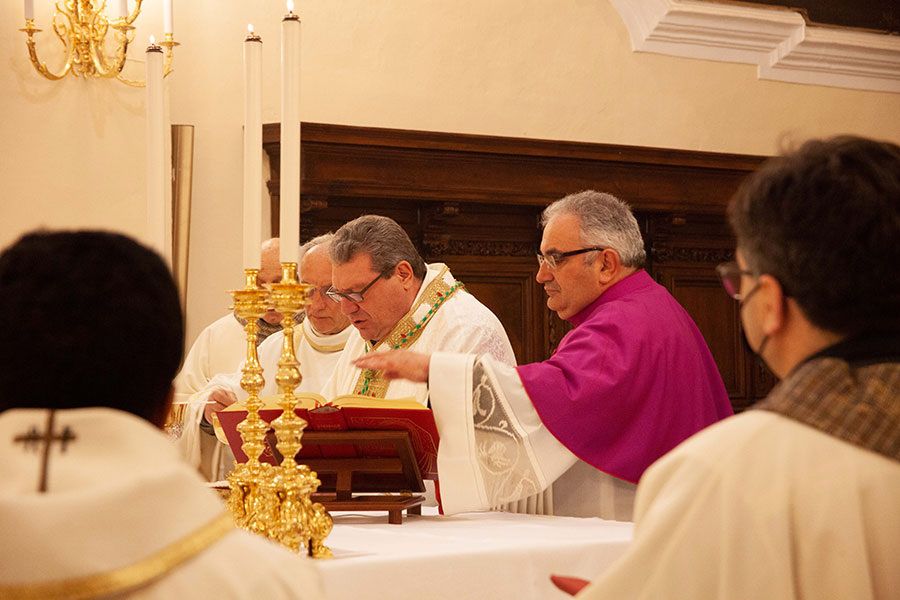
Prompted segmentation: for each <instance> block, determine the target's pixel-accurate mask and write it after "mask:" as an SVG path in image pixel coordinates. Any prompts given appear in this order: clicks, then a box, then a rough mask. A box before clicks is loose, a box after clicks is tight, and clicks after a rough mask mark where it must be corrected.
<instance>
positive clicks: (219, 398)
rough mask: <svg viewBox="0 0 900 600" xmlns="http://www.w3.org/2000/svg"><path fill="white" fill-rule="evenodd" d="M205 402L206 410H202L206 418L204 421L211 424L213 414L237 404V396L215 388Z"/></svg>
mask: <svg viewBox="0 0 900 600" xmlns="http://www.w3.org/2000/svg"><path fill="white" fill-rule="evenodd" d="M206 401H207V403H206V408H204V409H203V414H204V416H205V417H206V421H207V422H208V423H212V416H213V413H214V412H219V411H220V410H222V409H224V408H226V407H228V406H231V405H232V404H234V403H235V402H237V396H235V395H234V392H232V391H231V390H223V389H221V388H216V389H214V390H212V391H211V392H210V393H209V396H207V397H206Z"/></svg>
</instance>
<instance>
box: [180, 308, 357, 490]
mask: <svg viewBox="0 0 900 600" xmlns="http://www.w3.org/2000/svg"><path fill="white" fill-rule="evenodd" d="M351 331H353V329H352V328H351V327H349V326H348V327H346V328H345V329H344V330H343V331H340V332H338V333H335V334H331V335H322V334H320V333H318V332H317V331H316V330H315V329H313V327H312V324H311V323H310V321H309V319H304V321H303V323H301V324H298V325H297V326H296V327H295V328H294V353H295V354H296V356H297V361H298V362H299V363H300V374H301V375H302V377H303V379H302V381H301V382H300V385H298V386H297V388H296V389H295V390H294V391H295V392H316V393H318V392H319V391H320V390H321V389H322V387H323V386H324V385H325V382H326V381H328V379H329V378H330V377H331V374H332V372H333V371H334V368H335V365H337V362H338V359H339V358H340V355H341V352H342V350H343V349H344V345H345V344H346V343H347V339H348V338H349V337H350V334H351ZM283 343H284V332H282V331H279V332H276V333H273V334H272V335H270V336H269V337H267V338H266V339H265V341H264V342H263V343H262V344H260V345H259V348H258V349H257V351H258V353H259V364H260V366H261V367H262V368H263V377H264V378H265V381H266V383H265V386H264V387H263V389H262V391H261V392H260V396H274V395H276V394H278V386H277V384H276V383H275V375H276V373H277V372H278V360H279V359H280V358H281V347H282V345H283ZM241 347H242V348H243V349H244V356H245V357H246V347H247V344H246V340H245V341H244V344H243V345H242V346H241ZM243 366H244V363H243V361H241V362H240V364H239V368H238V370H237V371H235V372H229V373H221V374H219V375H216V376H215V377H213V378H212V380H211V381H210V382H209V383H208V384H207V385H206V386H205V387H204V388H203V389H202V390H201V391H200V392H199V393H197V394H195V395H194V396H193V397H192V398H191V402H192V404H191V406H189V407H188V410H187V411H186V414H185V422H184V433H183V434H182V437H181V439H180V440H179V441H178V446H179V448H180V449H181V451H182V454H183V455H184V457H185V459H186V460H187V461H188V463H189V464H191V465H194V466H199V465H201V463H204V462H206V461H204V460H203V458H204V457H203V456H202V454H203V453H204V452H210V453H211V454H212V456H211V457H210V459H209V460H210V462H211V464H212V469H211V472H210V474H209V477H210V479H211V480H217V479H222V478H224V476H225V474H226V472H227V471H230V470H231V466H232V464H233V463H234V455H233V454H232V452H231V449H230V448H229V447H228V445H227V444H225V443H222V442H220V441H218V440H214V439H213V436H210V435H209V434H207V433H205V432H203V431H201V430H200V420H201V418H202V416H203V409H204V407H205V406H206V405H205V402H206V400H207V398H208V397H209V394H210V392H212V391H213V390H217V389H224V390H229V391H231V392H233V393H234V394H235V395H236V396H237V398H238V400H239V401H240V400H246V399H247V392H245V391H244V390H243V389H242V388H241V372H240V368H242V367H243Z"/></svg>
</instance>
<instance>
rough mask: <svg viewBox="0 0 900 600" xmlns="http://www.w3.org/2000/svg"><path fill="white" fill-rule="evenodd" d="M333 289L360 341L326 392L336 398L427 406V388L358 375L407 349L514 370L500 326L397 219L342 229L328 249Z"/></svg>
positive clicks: (357, 222) (354, 341)
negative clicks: (361, 364)
mask: <svg viewBox="0 0 900 600" xmlns="http://www.w3.org/2000/svg"><path fill="white" fill-rule="evenodd" d="M329 255H330V257H331V262H332V265H333V266H332V287H331V289H330V290H328V292H327V294H328V296H329V297H330V298H331V300H332V301H333V302H334V303H335V306H339V307H340V310H341V311H342V312H343V314H344V315H346V316H347V317H348V318H349V319H350V323H351V324H352V325H353V327H354V328H355V329H356V332H357V333H358V335H352V336H351V337H350V339H349V340H348V341H347V346H346V349H345V351H344V354H343V355H342V356H341V358H340V360H339V361H338V365H337V367H336V368H335V371H334V375H333V376H332V378H331V380H330V381H329V382H328V383H327V384H326V385H325V387H324V389H323V390H322V395H323V396H325V397H326V398H332V397H334V396H337V395H341V394H361V395H364V396H372V397H376V398H409V397H414V398H416V399H417V400H418V401H419V402H421V403H423V404H425V403H426V402H427V401H428V394H429V389H428V386H427V385H426V384H424V383H421V382H419V383H414V382H409V381H400V380H397V381H390V380H388V379H386V378H385V377H384V373H382V372H379V371H377V370H372V369H361V368H358V367H356V366H355V365H353V364H352V361H353V360H354V359H356V358H359V357H361V356H366V355H380V354H384V353H392V352H394V351H397V350H400V349H403V350H406V349H413V350H416V351H418V352H424V353H431V352H475V353H479V354H486V355H488V356H491V357H493V358H494V359H495V360H496V361H498V362H500V363H502V364H507V365H515V363H516V359H515V354H514V353H513V350H512V346H511V345H510V343H509V338H508V337H507V335H506V331H505V330H504V329H503V325H502V324H501V323H500V320H499V319H497V317H496V316H495V315H494V313H492V312H491V311H490V309H488V308H487V307H486V306H484V305H483V304H482V303H481V302H479V301H478V300H477V299H476V298H475V297H474V296H472V295H471V294H469V293H468V292H467V291H466V289H465V286H464V285H463V283H462V282H460V281H457V280H456V279H455V278H454V277H453V275H452V274H451V273H450V270H449V269H448V268H447V267H446V266H445V265H443V264H440V263H435V264H430V265H427V264H426V263H425V261H424V260H422V257H421V256H420V255H419V253H418V252H417V251H416V249H415V247H414V246H413V244H412V242H411V241H410V239H409V236H407V235H406V232H405V231H403V228H402V227H400V225H398V224H397V223H396V222H395V221H394V220H393V219H390V218H388V217H384V216H379V215H364V216H362V217H359V218H358V219H354V220H353V221H350V222H349V223H346V224H344V225H343V226H342V227H341V228H340V229H338V230H337V231H336V232H335V234H334V239H333V240H332V242H331V246H330V248H329Z"/></svg>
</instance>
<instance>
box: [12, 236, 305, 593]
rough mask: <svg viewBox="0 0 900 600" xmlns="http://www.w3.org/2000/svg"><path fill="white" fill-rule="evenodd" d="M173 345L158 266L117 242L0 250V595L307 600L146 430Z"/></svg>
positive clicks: (169, 304) (301, 579)
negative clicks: (243, 569)
mask: <svg viewBox="0 0 900 600" xmlns="http://www.w3.org/2000/svg"><path fill="white" fill-rule="evenodd" d="M183 343H184V329H183V324H182V314H181V308H180V304H179V299H178V292H177V290H176V288H175V283H174V281H173V280H172V277H171V275H170V274H169V270H168V268H167V267H166V265H165V264H164V263H163V261H162V259H161V258H160V257H159V256H158V255H157V254H155V253H154V252H153V251H151V250H149V249H147V248H145V247H144V246H141V245H140V244H138V243H136V242H135V241H133V240H132V239H130V238H127V237H125V236H122V235H118V234H115V233H107V232H99V231H73V232H34V233H30V234H26V235H24V236H23V237H22V238H20V239H19V240H18V241H17V242H15V243H14V244H13V245H11V246H10V247H8V248H7V249H6V250H4V251H3V253H2V254H0V455H2V456H3V460H2V461H0V481H2V482H3V485H2V486H0V531H2V532H3V541H4V543H3V544H2V546H0V597H4V598H20V597H21V598H44V597H48V598H49V597H79V598H86V597H89V595H90V597H94V596H107V595H109V596H112V595H115V596H116V597H128V596H131V595H139V596H140V597H141V598H176V597H188V596H192V595H195V593H196V591H197V589H198V588H201V587H202V589H203V592H204V594H205V595H209V596H212V595H215V596H216V597H220V598H258V597H267V598H318V597H319V596H320V594H319V591H318V579H317V574H316V573H315V571H314V570H313V569H312V568H311V567H310V566H309V565H308V563H306V562H305V561H304V560H302V559H300V558H298V557H296V556H294V555H292V554H291V553H290V552H288V551H287V550H285V549H282V548H280V547H278V546H276V545H275V544H273V543H271V542H269V541H267V540H265V539H263V538H262V537H257V536H254V535H252V534H249V533H247V532H243V531H239V530H237V529H235V528H234V526H233V524H232V519H231V516H230V515H229V514H228V513H227V512H226V511H225V510H224V507H223V505H222V502H221V501H220V500H219V498H218V497H217V496H216V494H215V493H214V492H213V491H211V490H209V489H207V488H206V486H204V485H203V483H202V480H201V479H200V478H199V476H198V475H197V474H196V473H195V472H194V471H193V469H191V468H190V467H189V466H187V465H186V464H184V463H183V462H182V461H181V460H180V458H179V456H178V453H177V451H176V449H175V447H174V446H173V445H172V444H171V442H170V441H169V440H168V439H167V437H166V436H165V434H163V433H162V431H160V429H161V428H162V427H163V424H164V422H165V420H166V416H167V414H168V412H169V408H170V404H171V402H172V395H173V389H172V379H173V378H174V377H175V373H176V371H177V370H178V365H179V362H180V360H181V356H182V349H183ZM210 515H213V517H212V518H211V517H210ZM248 561H252V563H253V570H252V571H248V572H247V573H246V577H238V578H235V577H233V575H232V572H233V566H231V565H233V564H247V563H248ZM306 590H309V591H308V592H307V591H306ZM89 593H90V594H89Z"/></svg>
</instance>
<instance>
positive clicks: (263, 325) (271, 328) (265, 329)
mask: <svg viewBox="0 0 900 600" xmlns="http://www.w3.org/2000/svg"><path fill="white" fill-rule="evenodd" d="M231 314H233V315H234V319H235V320H236V321H237V322H238V323H240V324H241V327H246V326H247V319H242V318H240V317H239V316H237V313H234V312H232V313H231ZM305 319H306V313H305V312H304V311H302V310H301V311H300V312H298V313H297V314H295V315H294V323H298V324H299V323H302V322H303V321H304V320H305ZM256 324H257V326H258V327H259V329H257V331H256V345H257V346H259V345H260V344H262V343H263V342H264V341H265V339H266V338H267V337H269V336H270V335H272V334H273V333H278V332H279V331H281V323H276V324H274V325H272V324H271V323H269V322H268V321H266V320H265V319H257V321H256Z"/></svg>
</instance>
